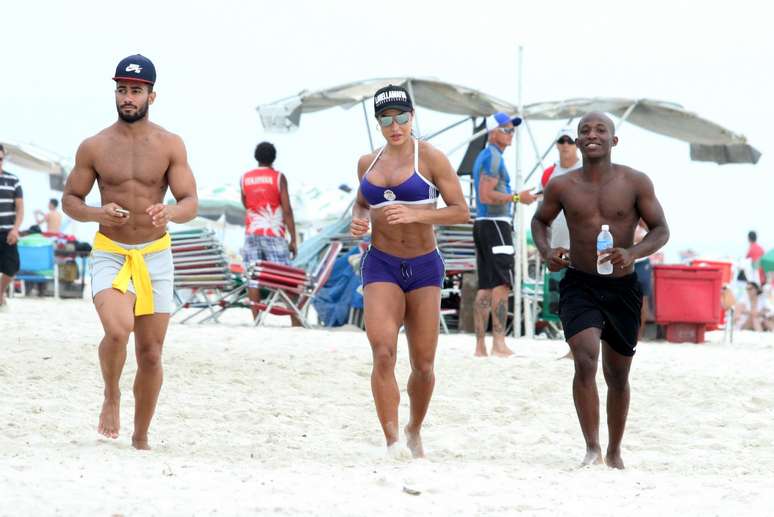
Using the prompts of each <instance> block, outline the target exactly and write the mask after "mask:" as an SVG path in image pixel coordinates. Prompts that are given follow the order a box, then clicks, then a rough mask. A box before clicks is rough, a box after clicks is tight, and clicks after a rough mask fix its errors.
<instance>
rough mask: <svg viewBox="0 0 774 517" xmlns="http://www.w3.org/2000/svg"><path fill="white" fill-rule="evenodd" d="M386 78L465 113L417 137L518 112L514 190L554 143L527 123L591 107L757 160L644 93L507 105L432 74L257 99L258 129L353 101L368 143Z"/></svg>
mask: <svg viewBox="0 0 774 517" xmlns="http://www.w3.org/2000/svg"><path fill="white" fill-rule="evenodd" d="M520 62H521V59H520ZM519 83H521V73H519ZM387 84H400V85H404V86H405V87H406V89H407V90H408V91H409V93H410V94H411V96H412V98H413V100H414V104H415V105H416V106H419V107H423V108H427V109H430V110H433V111H439V112H444V113H450V114H458V115H463V116H464V118H463V119H462V120H459V121H456V122H454V123H453V124H450V125H449V126H447V127H445V128H442V129H441V130H439V131H435V132H433V133H430V134H426V135H422V134H421V132H420V130H419V126H418V122H416V119H415V129H416V131H417V133H418V134H419V138H421V139H423V140H430V139H432V138H435V137H436V136H438V135H440V134H442V133H445V132H446V131H448V130H450V129H453V128H455V127H457V126H459V125H461V124H463V123H465V122H467V121H468V120H472V121H473V123H474V128H475V127H476V126H475V123H476V118H477V117H486V116H488V115H491V114H492V113H494V112H496V111H503V112H505V113H508V114H509V115H512V116H513V115H518V116H520V117H521V118H522V119H523V125H524V128H525V130H526V134H527V137H528V139H529V141H530V144H531V147H532V150H533V152H534V154H535V165H534V166H533V167H532V168H531V169H530V171H529V173H527V175H526V177H522V171H521V157H522V154H523V153H522V150H521V134H522V133H523V132H521V131H519V132H517V137H518V138H517V140H516V142H515V145H514V147H515V152H516V171H515V174H514V176H515V177H514V189H515V190H516V191H518V190H520V189H522V188H523V187H524V185H525V184H526V183H527V182H528V181H529V180H530V179H531V177H532V175H533V174H534V173H535V171H536V170H538V168H539V167H540V168H541V170H542V166H543V161H544V160H545V158H546V157H547V156H548V154H549V153H550V152H551V149H552V148H553V145H554V143H553V141H552V142H551V143H550V145H549V146H548V147H547V148H546V150H545V151H544V152H542V153H541V152H540V150H539V148H538V144H537V141H536V139H535V137H534V134H533V132H532V129H531V126H530V122H531V121H541V120H545V121H548V120H555V121H564V123H565V125H567V124H570V123H572V121H573V120H575V119H576V118H579V117H582V116H583V115H584V114H586V113H589V112H592V111H602V112H606V113H610V114H612V115H614V116H616V117H617V118H618V122H617V124H616V127H620V126H621V125H622V124H623V123H624V122H629V123H630V124H633V125H636V126H639V127H641V128H644V129H647V130H650V131H653V132H655V133H657V134H660V135H663V136H668V137H671V138H676V139H678V140H682V141H684V142H688V143H689V144H690V156H691V159H692V160H695V161H714V162H715V163H718V164H724V163H756V162H757V161H758V159H759V158H760V152H758V151H757V150H756V149H755V148H754V147H752V146H750V145H749V144H748V143H747V140H746V139H745V137H744V136H743V135H740V134H737V133H734V132H732V131H730V130H728V129H726V128H724V127H722V126H720V125H718V124H715V123H714V122H711V121H708V120H706V119H703V118H701V117H699V116H698V115H696V114H694V113H691V112H689V111H687V110H685V109H684V108H682V106H680V105H678V104H675V103H670V102H664V101H657V100H651V99H620V98H574V99H566V100H560V101H551V102H539V103H534V104H529V105H526V106H523V105H522V103H521V99H520V97H521V93H520V92H521V85H519V101H518V104H516V105H514V104H511V103H509V102H507V101H503V100H500V99H497V98H495V97H493V96H491V95H487V94H485V93H482V92H480V91H477V90H474V89H471V88H468V87H465V86H460V85H456V84H451V83H446V82H442V81H438V80H434V79H425V78H418V77H393V78H379V79H368V80H364V81H357V82H351V83H346V84H343V85H339V86H335V87H332V88H327V89H324V90H319V91H315V92H308V91H302V92H301V93H299V94H298V95H294V96H291V97H287V98H284V99H281V100H279V101H275V102H273V103H269V104H264V105H261V106H258V108H257V111H258V112H259V114H260V118H261V122H262V124H263V126H264V128H265V129H267V130H269V131H279V132H289V131H293V130H294V129H297V128H298V127H299V125H300V119H301V115H302V114H303V113H312V112H316V111H320V110H324V109H328V108H332V107H336V106H339V107H342V108H345V109H349V108H353V107H355V106H357V105H358V104H360V106H361V108H362V111H363V116H364V119H365V123H366V128H367V132H368V139H369V144H370V146H371V149H372V150H373V149H374V143H373V138H372V136H371V129H370V124H369V113H368V109H367V107H366V101H368V100H369V99H370V98H371V97H372V96H373V94H374V92H375V91H376V90H377V89H379V88H381V87H382V86H385V85H387ZM485 133H486V130H485V129H482V130H480V131H474V134H473V135H472V136H470V137H469V138H467V139H465V140H464V141H463V142H461V143H460V144H459V145H457V146H455V147H453V148H452V149H450V150H449V151H448V152H447V154H451V153H453V152H454V151H456V150H458V149H460V148H461V147H463V146H466V145H469V144H470V143H471V142H473V141H475V140H476V139H478V138H481V137H482V136H483V135H484V134H485ZM458 172H459V171H458ZM350 206H351V205H350ZM348 208H349V207H348ZM514 223H515V224H514V225H513V228H514V232H515V238H514V242H515V243H516V254H517V256H518V257H519V263H518V266H517V267H516V282H515V283H516V285H522V279H523V278H524V277H525V276H526V273H527V271H528V267H529V266H528V263H527V256H526V253H525V252H524V251H525V249H526V231H525V225H524V223H525V221H524V209H523V206H522V205H520V204H517V205H516V210H514ZM536 262H537V263H536V267H535V271H536V276H537V271H539V270H540V258H539V256H538V257H537V259H536ZM539 291H540V289H537V288H533V290H532V292H533V293H534V295H533V296H534V298H533V299H532V300H531V310H530V311H527V310H525V311H524V317H525V318H526V321H525V325H524V327H525V329H526V332H527V335H528V336H531V334H532V330H533V329H534V324H533V322H534V315H535V313H536V305H537V303H536V302H537V298H538V292H539ZM514 295H515V300H514V304H515V307H521V306H522V300H521V295H522V292H521V289H514ZM514 313H515V314H514V321H513V332H514V335H516V333H517V332H518V331H519V329H520V327H521V310H514Z"/></svg>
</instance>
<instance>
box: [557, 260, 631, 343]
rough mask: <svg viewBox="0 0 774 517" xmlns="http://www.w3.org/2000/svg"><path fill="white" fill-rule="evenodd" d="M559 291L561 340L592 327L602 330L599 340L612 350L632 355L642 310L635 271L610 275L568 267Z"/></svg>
mask: <svg viewBox="0 0 774 517" xmlns="http://www.w3.org/2000/svg"><path fill="white" fill-rule="evenodd" d="M559 293H560V298H559V317H560V318H561V320H562V327H564V338H565V339H567V340H569V339H570V338H571V337H573V336H574V335H575V334H577V333H578V332H581V331H582V330H586V329H587V328H590V327H595V328H598V329H601V330H602V340H603V341H605V342H606V343H607V344H608V345H610V347H611V348H612V349H613V350H615V351H616V352H618V353H619V354H621V355H625V356H627V357H631V356H633V355H634V352H635V349H636V348H637V337H638V335H639V331H640V314H641V313H640V310H641V309H642V289H641V288H640V284H639V282H638V281H637V275H636V274H635V273H632V274H630V275H626V276H622V277H610V276H600V275H592V274H589V273H584V272H582V271H578V270H577V269H572V268H569V269H568V270H567V274H566V275H565V276H564V278H563V279H562V281H561V283H560V284H559Z"/></svg>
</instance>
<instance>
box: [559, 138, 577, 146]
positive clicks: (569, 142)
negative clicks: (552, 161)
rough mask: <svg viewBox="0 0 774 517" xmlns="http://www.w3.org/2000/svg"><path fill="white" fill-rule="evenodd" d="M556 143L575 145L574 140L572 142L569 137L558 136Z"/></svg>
mask: <svg viewBox="0 0 774 517" xmlns="http://www.w3.org/2000/svg"><path fill="white" fill-rule="evenodd" d="M556 143H557V144H570V145H575V142H573V141H572V140H570V139H569V138H560V139H559V140H557V141H556Z"/></svg>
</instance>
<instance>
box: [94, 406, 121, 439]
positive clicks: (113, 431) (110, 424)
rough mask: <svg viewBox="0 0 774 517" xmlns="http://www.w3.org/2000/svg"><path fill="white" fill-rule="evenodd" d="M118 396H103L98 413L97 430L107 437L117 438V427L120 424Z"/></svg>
mask: <svg viewBox="0 0 774 517" xmlns="http://www.w3.org/2000/svg"><path fill="white" fill-rule="evenodd" d="M120 402H121V399H120V398H108V397H105V402H103V403H102V413H100V414H99V425H98V426H97V432H98V433H99V434H101V435H103V436H106V437H107V438H113V439H115V438H118V428H119V426H120V423H119V418H120V411H119V406H120Z"/></svg>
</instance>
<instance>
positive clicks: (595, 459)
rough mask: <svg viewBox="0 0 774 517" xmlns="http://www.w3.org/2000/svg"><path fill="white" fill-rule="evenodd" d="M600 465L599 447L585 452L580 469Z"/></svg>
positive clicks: (600, 450)
mask: <svg viewBox="0 0 774 517" xmlns="http://www.w3.org/2000/svg"><path fill="white" fill-rule="evenodd" d="M601 463H602V449H600V448H599V447H595V448H591V449H587V450H586V456H585V457H584V458H583V461H582V462H581V464H580V466H581V467H588V466H589V465H600V464H601Z"/></svg>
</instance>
